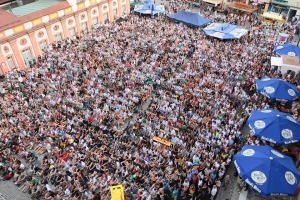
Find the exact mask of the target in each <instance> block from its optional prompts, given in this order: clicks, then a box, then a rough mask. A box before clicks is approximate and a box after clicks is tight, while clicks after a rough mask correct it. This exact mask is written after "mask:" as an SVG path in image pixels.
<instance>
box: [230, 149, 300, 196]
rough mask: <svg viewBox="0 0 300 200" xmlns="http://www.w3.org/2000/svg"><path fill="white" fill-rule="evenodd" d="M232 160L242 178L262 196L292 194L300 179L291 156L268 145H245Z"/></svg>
mask: <svg viewBox="0 0 300 200" xmlns="http://www.w3.org/2000/svg"><path fill="white" fill-rule="evenodd" d="M233 161H234V164H235V167H236V169H237V171H238V173H239V175H240V176H241V177H242V179H243V180H245V182H246V183H247V184H248V185H250V186H251V187H252V188H253V189H255V190H256V191H258V192H259V193H260V194H262V195H263V196H271V195H284V196H293V195H294V191H295V189H296V187H297V185H298V184H299V181H300V174H299V172H298V170H297V168H296V167H295V164H294V162H293V160H292V158H290V157H288V156H285V155H283V154H281V153H280V152H278V151H276V150H275V149H273V148H271V147H270V146H252V145H245V146H244V147H243V149H242V150H241V152H239V153H238V154H236V155H235V156H234V157H233Z"/></svg>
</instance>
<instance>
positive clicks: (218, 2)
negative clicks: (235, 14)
mask: <svg viewBox="0 0 300 200" xmlns="http://www.w3.org/2000/svg"><path fill="white" fill-rule="evenodd" d="M203 1H204V2H206V3H211V4H214V5H215V6H217V5H218V4H220V3H221V2H220V1H214V0H203Z"/></svg>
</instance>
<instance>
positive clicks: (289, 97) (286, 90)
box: [256, 78, 300, 102]
mask: <svg viewBox="0 0 300 200" xmlns="http://www.w3.org/2000/svg"><path fill="white" fill-rule="evenodd" d="M256 89H257V91H258V92H259V93H261V94H262V95H264V96H266V97H268V98H269V99H271V100H274V101H284V102H286V101H287V102H292V101H293V100H295V99H297V98H298V97H299V96H300V92H299V91H298V89H297V87H296V86H295V85H293V84H291V83H289V82H286V81H284V80H282V79H277V78H265V79H261V80H257V81H256Z"/></svg>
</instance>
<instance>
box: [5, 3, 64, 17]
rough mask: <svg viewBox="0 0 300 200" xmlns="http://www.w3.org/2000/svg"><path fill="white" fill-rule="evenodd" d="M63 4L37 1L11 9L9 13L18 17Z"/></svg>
mask: <svg viewBox="0 0 300 200" xmlns="http://www.w3.org/2000/svg"><path fill="white" fill-rule="evenodd" d="M61 2H64V0H38V1H36V2H32V3H29V4H26V5H23V6H19V7H16V8H12V9H11V10H10V11H11V13H12V14H14V15H16V16H18V17H20V16H24V15H28V14H30V13H33V12H36V11H39V10H42V9H45V8H48V7H51V6H54V5H56V4H59V3H61Z"/></svg>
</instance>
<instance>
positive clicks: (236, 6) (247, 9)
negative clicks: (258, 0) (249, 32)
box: [228, 2, 257, 13]
mask: <svg viewBox="0 0 300 200" xmlns="http://www.w3.org/2000/svg"><path fill="white" fill-rule="evenodd" d="M228 7H229V8H233V9H236V10H241V11H243V12H248V13H252V12H254V11H256V10H257V8H253V7H252V6H250V5H247V4H244V3H240V2H232V3H229V4H228Z"/></svg>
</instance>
